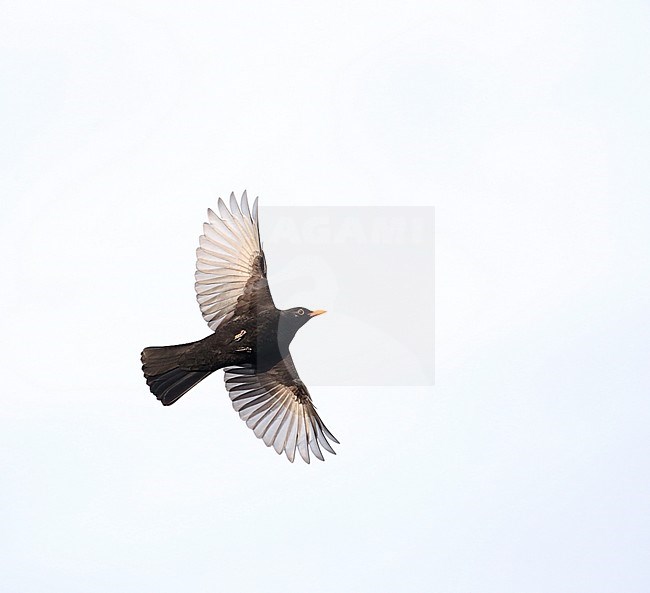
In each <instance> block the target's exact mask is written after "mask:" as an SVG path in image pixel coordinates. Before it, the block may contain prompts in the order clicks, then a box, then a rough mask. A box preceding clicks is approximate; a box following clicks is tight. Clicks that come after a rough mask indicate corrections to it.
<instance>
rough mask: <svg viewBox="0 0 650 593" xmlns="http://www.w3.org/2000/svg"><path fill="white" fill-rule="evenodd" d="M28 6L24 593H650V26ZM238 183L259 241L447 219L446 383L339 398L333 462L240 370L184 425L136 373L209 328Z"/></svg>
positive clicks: (3, 39) (597, 17) (19, 17)
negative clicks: (297, 209)
mask: <svg viewBox="0 0 650 593" xmlns="http://www.w3.org/2000/svg"><path fill="white" fill-rule="evenodd" d="M2 14H3V16H2V19H1V20H0V48H1V53H0V75H1V76H2V79H3V80H2V83H1V87H2V93H1V94H0V101H1V104H0V109H1V110H2V116H3V117H2V124H1V126H2V127H1V129H0V150H1V151H2V158H0V167H1V168H2V174H1V175H0V178H1V182H0V183H1V184H2V186H1V188H0V191H1V194H0V195H1V199H2V215H1V217H0V231H1V232H0V243H1V253H2V269H3V272H2V273H3V282H2V291H1V293H0V303H1V306H2V319H3V322H2V334H3V339H2V345H1V346H0V349H1V351H0V365H1V367H2V377H3V383H2V394H3V396H4V397H3V405H2V411H1V413H0V423H1V425H0V463H1V464H2V471H1V476H0V524H1V525H2V533H3V537H2V538H0V589H2V590H3V591H12V592H14V593H33V592H35V593H40V592H48V593H49V592H53V591H54V592H58V591H64V592H66V593H75V592H84V593H85V592H88V591H92V592H100V593H103V592H107V593H108V592H110V593H113V592H115V591H120V592H121V593H124V592H138V593H140V592H142V591H156V592H157V593H167V592H179V591H193V592H202V591H205V592H213V591H228V592H231V593H239V592H246V593H248V592H252V593H262V592H263V593H273V592H276V591H277V592H282V593H290V592H294V591H295V592H297V591H303V590H309V591H312V592H332V591H337V592H338V591H343V592H345V591H354V592H366V591H368V592H371V591H372V592H376V591H403V592H418V593H419V592H422V591H436V592H437V593H447V592H449V593H452V592H453V593H492V592H494V593H509V592H512V593H522V592H525V593H547V592H549V593H550V592H552V593H563V592H567V593H569V592H570V593H575V592H589V593H600V592H602V593H609V592H612V591H617V592H618V591H624V592H626V593H636V592H639V593H640V592H645V591H647V590H648V588H649V587H650V568H649V566H650V564H649V563H648V553H649V551H650V535H649V534H650V525H649V519H648V517H649V513H648V500H649V495H650V492H649V491H648V490H649V488H648V487H649V477H648V476H649V475H650V471H649V470H650V463H649V462H648V424H649V422H650V400H649V399H648V391H649V390H648V388H649V387H650V372H649V367H648V354H649V352H648V351H649V348H648V344H649V340H650V327H649V318H648V303H649V300H650V282H649V279H650V274H649V271H648V252H649V249H650V240H649V239H648V236H649V233H648V231H649V223H650V200H649V199H648V189H650V187H649V186H650V183H649V181H650V180H649V177H650V169H649V168H648V150H649V148H650V136H649V135H648V127H649V123H648V105H650V82H649V76H648V58H649V57H650V56H649V52H650V9H649V8H648V5H647V3H644V2H627V3H617V2H562V3H550V2H545V3H542V2H539V3H533V2H502V1H501V2H459V1H453V2H447V3H440V2H436V3H433V2H422V3H417V2H412V3H404V2H395V3H386V2H383V3H380V4H377V3H364V2H354V3H350V2H330V3H328V4H323V3H318V4H316V3H298V2H285V3H277V2H275V3H257V4H255V3H228V4H225V3H224V4H216V3H214V2H204V3H192V4H191V5H187V4H184V3H183V4H181V3H168V2H167V3H166V2H155V3H153V2H134V1H132V0H129V1H128V2H110V3H102V4H99V3H87V2H86V3H85V2H79V3H75V2H70V3H68V2H42V3H38V2H5V3H3V5H2ZM245 188H247V189H248V190H249V192H250V193H251V194H252V195H257V194H259V195H260V196H261V207H262V212H261V216H262V225H263V224H264V222H263V221H264V216H265V214H264V208H269V209H270V208H271V207H272V206H291V205H296V204H300V205H319V206H341V205H355V206H364V205H386V206H388V205H391V206H394V205H403V206H405V207H406V206H409V205H414V206H415V205H417V206H425V205H426V206H435V207H436V231H437V232H436V265H437V267H436V386H435V388H431V389H426V388H412V387H409V388H399V387H395V386H392V387H384V388H377V387H373V388H372V389H364V388H360V387H350V388H341V387H313V388H312V390H311V391H312V395H313V397H314V399H315V401H316V404H317V405H318V407H319V410H320V412H321V413H322V415H323V418H324V420H325V422H326V423H327V424H328V426H330V428H331V429H332V431H333V432H334V434H336V435H337V436H338V437H339V439H340V440H341V442H342V444H341V445H340V446H339V447H337V450H338V452H339V455H337V456H336V457H332V456H330V457H328V459H327V462H326V463H324V464H323V463H319V462H313V463H312V464H311V465H310V466H306V465H304V464H302V463H301V462H299V461H297V462H296V463H295V464H293V465H291V464H290V463H288V462H287V461H286V459H285V458H280V457H278V456H276V455H275V453H273V452H272V451H269V450H266V449H265V447H264V446H263V444H262V443H261V442H259V441H257V439H255V438H254V436H253V434H252V433H251V431H249V430H248V429H247V428H246V427H245V425H244V424H243V423H242V422H241V420H240V419H239V418H238V417H237V415H236V414H235V412H234V411H233V410H232V409H231V406H230V403H229V400H228V397H227V395H226V392H225V389H224V388H223V384H222V380H221V377H220V375H221V373H218V374H215V376H213V377H211V378H210V379H208V380H206V381H205V382H203V383H202V384H201V385H200V386H199V387H198V388H197V389H195V390H194V391H193V392H192V393H190V394H188V395H187V396H185V397H184V398H183V400H182V401H181V402H179V403H178V404H176V405H174V406H172V407H170V408H163V407H162V406H160V405H159V404H158V402H156V401H155V399H153V396H152V395H150V394H149V393H148V390H147V388H146V385H145V384H144V379H143V378H142V376H141V372H140V368H139V366H140V363H139V353H140V350H141V349H142V347H143V346H145V345H151V344H169V343H178V342H184V341H188V340H193V339H197V338H200V337H202V336H203V335H206V332H207V328H206V326H205V324H204V322H203V320H202V318H201V316H200V314H199V311H198V307H197V305H196V302H195V300H194V292H193V269H194V250H195V248H196V245H197V238H198V235H199V234H200V230H201V227H200V225H201V223H202V222H203V220H204V216H205V209H206V208H207V207H208V206H214V205H215V203H216V198H217V196H218V195H222V196H225V195H226V194H227V193H229V192H230V191H231V190H235V191H237V192H238V193H240V192H241V191H242V190H243V189H245ZM273 266H274V262H273V261H272V260H270V261H269V274H270V278H271V282H272V274H273ZM388 276H389V275H388ZM386 285H387V288H388V287H390V278H389V277H388V278H387V281H386ZM272 286H273V285H272ZM274 296H275V298H276V302H278V304H281V305H283V306H292V305H295V304H304V305H306V306H312V307H313V308H318V307H324V308H327V303H323V302H321V301H319V294H315V293H314V294H309V295H305V296H308V297H309V298H308V302H305V303H293V302H289V300H290V299H289V298H287V295H286V294H282V293H281V291H279V292H278V291H277V290H274ZM359 299H368V300H369V301H370V300H371V299H372V295H371V294H360V295H359ZM331 313H332V317H330V319H335V317H334V315H335V311H332V312H331ZM399 314H400V311H399V310H389V311H385V315H386V318H387V320H388V319H390V321H391V322H392V321H393V320H394V318H395V317H396V316H399ZM330 319H328V318H327V316H325V317H323V318H319V320H318V323H316V322H314V324H313V325H309V326H308V327H307V328H305V329H303V330H302V333H301V335H299V336H298V338H297V339H296V342H295V346H294V348H293V351H294V357H295V359H296V362H297V364H298V366H299V369H304V370H302V371H301V374H302V376H303V379H304V380H305V382H306V383H307V384H310V380H309V379H310V376H309V371H308V368H309V364H312V365H313V364H314V361H316V360H319V359H321V360H322V361H323V364H325V363H326V360H327V349H326V348H325V347H324V346H323V345H322V337H323V336H326V335H327V336H328V339H329V337H330V336H332V334H331V332H330V333H327V332H328V331H330V330H328V329H327V328H328V327H333V326H336V325H335V322H334V321H330ZM328 323H331V324H333V325H330V326H328V325H327V324H328ZM303 334H304V335H303ZM319 335H320V336H321V340H320V341H319V339H318V336H319ZM334 337H336V336H334ZM332 339H333V338H332ZM340 339H346V336H341V337H340ZM303 361H304V362H303ZM312 384H313V383H312Z"/></svg>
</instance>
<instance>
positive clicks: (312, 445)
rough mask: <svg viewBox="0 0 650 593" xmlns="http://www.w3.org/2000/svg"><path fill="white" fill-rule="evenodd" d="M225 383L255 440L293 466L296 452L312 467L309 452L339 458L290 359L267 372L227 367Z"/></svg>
mask: <svg viewBox="0 0 650 593" xmlns="http://www.w3.org/2000/svg"><path fill="white" fill-rule="evenodd" d="M224 379H225V381H226V388H227V389H228V393H229V395H230V399H231V401H232V405H233V407H234V408H235V410H236V411H237V412H239V416H240V418H241V419H242V420H244V421H245V422H246V425H247V426H248V427H249V428H251V429H252V430H253V432H254V433H255V436H256V437H257V438H260V439H262V440H263V441H264V443H265V444H266V446H267V447H271V446H273V448H274V449H275V450H276V452H277V453H278V454H282V453H285V454H286V456H287V458H288V459H289V461H291V462H293V460H294V458H295V455H296V449H297V450H298V452H299V453H300V456H301V457H302V458H303V459H304V461H306V462H307V463H309V451H310V449H311V452H312V453H313V454H314V455H315V456H316V457H317V458H318V459H320V460H323V461H324V457H323V453H322V452H321V446H322V447H323V449H325V450H326V451H328V452H330V453H333V454H336V453H335V451H334V449H333V448H332V446H331V444H330V442H329V441H328V439H330V440H331V441H333V442H335V443H338V441H337V440H336V437H334V435H332V433H331V432H330V431H329V430H328V429H327V427H326V426H325V424H324V423H323V421H322V420H321V419H320V416H319V415H318V413H317V412H316V408H315V406H314V404H313V403H312V400H311V396H310V395H309V391H308V390H307V387H306V386H305V384H304V383H303V382H302V381H301V380H300V378H299V377H298V374H297V372H296V369H295V366H294V365H293V360H292V359H291V356H290V355H288V356H287V357H286V358H285V359H283V360H282V361H280V362H279V363H278V364H277V365H276V366H274V367H272V368H271V369H269V370H268V371H265V372H262V373H257V372H256V370H255V368H254V367H253V366H239V367H235V366H233V367H227V368H226V369H225V375H224Z"/></svg>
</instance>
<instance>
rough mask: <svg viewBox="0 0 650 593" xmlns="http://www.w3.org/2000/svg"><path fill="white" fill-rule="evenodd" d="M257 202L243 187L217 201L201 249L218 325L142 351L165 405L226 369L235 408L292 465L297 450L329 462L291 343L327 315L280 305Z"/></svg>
mask: <svg viewBox="0 0 650 593" xmlns="http://www.w3.org/2000/svg"><path fill="white" fill-rule="evenodd" d="M258 200H259V198H255V201H254V202H253V206H252V208H250V207H249V203H248V196H247V193H246V191H244V193H243V195H242V198H241V201H240V202H239V203H238V201H237V199H236V197H235V194H234V193H231V194H230V208H228V206H226V203H225V202H224V201H223V200H222V199H221V198H219V200H218V203H217V204H218V208H217V210H218V212H219V214H217V213H215V212H214V211H213V210H211V209H208V222H205V223H204V224H203V235H201V236H200V238H199V247H198V248H197V250H196V272H195V285H194V286H195V291H196V298H197V300H198V303H199V307H200V309H201V313H202V315H203V318H204V319H205V321H206V322H207V324H208V327H209V328H210V329H211V330H212V333H211V334H210V335H208V336H207V337H205V338H203V339H201V340H198V341H196V342H190V343H187V344H178V345H174V346H150V347H147V348H145V349H144V350H143V351H142V354H141V362H142V371H143V373H144V376H145V379H146V381H147V385H148V386H149V389H150V391H151V393H153V394H154V395H155V396H156V398H157V399H158V400H159V401H160V402H161V403H162V404H163V405H164V406H170V405H171V404H173V403H175V402H177V401H178V400H179V399H180V398H181V397H182V396H183V395H184V394H185V393H187V392H188V391H189V390H190V389H192V388H193V387H194V386H195V385H197V384H198V383H200V382H201V381H203V379H205V378H206V377H207V376H209V375H210V374H212V373H213V372H215V371H217V370H219V369H224V381H225V386H226V390H227V391H228V395H229V397H230V400H231V403H232V406H233V408H234V409H235V411H236V412H238V413H239V416H240V417H241V419H242V420H244V421H245V422H246V425H247V426H248V427H249V428H251V429H252V430H253V432H254V433H255V436H256V437H258V438H259V439H261V440H262V441H263V442H264V444H266V446H267V447H271V446H272V447H273V448H274V449H275V451H276V452H277V453H278V454H279V455H282V453H284V454H285V455H286V457H287V459H288V460H289V461H291V462H292V463H293V461H294V458H295V456H296V450H297V451H298V453H299V454H300V457H301V458H302V459H303V460H304V461H305V462H306V463H309V461H310V451H311V453H312V454H313V455H314V457H316V458H317V459H320V460H322V461H324V460H325V458H324V456H323V452H322V450H321V449H325V451H327V452H329V453H332V454H334V455H335V454H336V452H335V451H334V448H333V447H332V444H331V442H330V441H332V442H334V443H337V444H339V441H338V440H337V439H336V437H334V435H333V434H332V433H331V432H330V431H329V430H328V429H327V427H326V426H325V424H324V423H323V421H322V420H321V418H320V416H319V415H318V413H317V411H316V407H315V406H314V403H313V401H312V398H311V395H310V393H309V390H308V389H307V386H306V385H305V384H304V383H303V382H302V381H301V379H300V377H299V375H298V372H297V371H296V367H295V365H294V363H293V359H292V358H291V353H290V351H289V345H290V344H291V341H292V340H293V338H294V336H295V335H296V333H297V332H298V330H299V329H300V328H301V327H302V326H303V325H305V324H306V323H307V322H308V321H310V320H311V319H314V318H315V317H318V316H319V315H322V314H323V313H325V311H324V310H322V309H316V310H310V309H308V308H307V307H293V308H291V309H284V310H281V309H278V308H277V307H276V306H275V303H274V302H273V297H272V296H271V291H270V289H269V284H268V280H267V268H266V257H265V255H264V251H263V250H262V242H261V240H260V227H259V215H258Z"/></svg>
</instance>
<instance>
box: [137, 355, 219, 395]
mask: <svg viewBox="0 0 650 593" xmlns="http://www.w3.org/2000/svg"><path fill="white" fill-rule="evenodd" d="M189 345H190V344H183V345H180V346H152V347H149V348H145V349H144V350H143V351H142V356H141V360H142V371H143V372H144V376H145V378H146V379H147V385H149V389H150V390H151V393H153V394H154V395H155V396H156V397H157V398H158V399H159V400H160V401H161V402H162V404H163V406H170V405H171V404H173V403H174V402H175V401H176V400H178V399H179V398H180V397H181V396H182V395H184V394H185V393H187V392H188V391H189V390H190V389H192V387H194V386H195V385H196V384H197V383H199V382H200V381H202V380H203V379H205V378H206V377H207V376H208V375H209V374H210V373H211V372H212V371H188V370H185V369H183V368H181V367H180V366H179V360H180V357H181V356H182V355H183V353H184V352H186V350H187V347H188V346H189Z"/></svg>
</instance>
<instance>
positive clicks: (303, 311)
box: [297, 309, 305, 315]
mask: <svg viewBox="0 0 650 593" xmlns="http://www.w3.org/2000/svg"><path fill="white" fill-rule="evenodd" d="M297 313H298V315H304V314H305V310H304V309H298V311H297Z"/></svg>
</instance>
